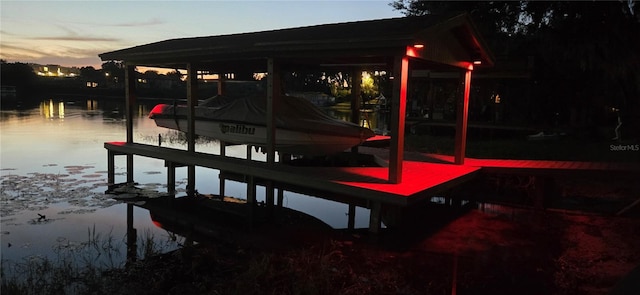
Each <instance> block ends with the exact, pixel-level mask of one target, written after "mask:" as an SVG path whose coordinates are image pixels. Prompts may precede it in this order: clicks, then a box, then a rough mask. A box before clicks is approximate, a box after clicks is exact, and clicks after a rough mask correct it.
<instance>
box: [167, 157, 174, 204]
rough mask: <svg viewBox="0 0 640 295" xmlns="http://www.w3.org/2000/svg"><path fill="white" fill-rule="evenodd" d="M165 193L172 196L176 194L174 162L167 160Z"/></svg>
mask: <svg viewBox="0 0 640 295" xmlns="http://www.w3.org/2000/svg"><path fill="white" fill-rule="evenodd" d="M165 164H166V166H167V193H169V194H170V195H172V196H175V195H176V164H175V163H173V162H169V161H167V162H166V163H165Z"/></svg>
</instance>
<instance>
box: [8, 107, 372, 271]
mask: <svg viewBox="0 0 640 295" xmlns="http://www.w3.org/2000/svg"><path fill="white" fill-rule="evenodd" d="M123 102H124V99H113V100H92V99H68V100H45V101H42V102H41V103H40V105H37V106H34V107H31V108H25V109H20V110H16V109H6V108H4V109H2V110H1V111H0V124H1V127H0V128H1V129H0V132H1V133H0V185H1V187H0V213H1V224H0V226H1V236H0V237H1V239H2V242H1V244H2V248H1V249H2V252H1V254H2V259H3V261H4V262H7V261H21V260H24V259H31V258H33V257H43V256H44V257H49V258H55V257H56V255H59V252H60V249H65V248H68V247H72V246H73V245H79V244H82V243H83V242H86V241H87V240H88V239H89V236H90V235H94V236H95V235H96V234H98V235H101V236H103V237H106V236H110V237H112V238H113V239H114V240H115V241H117V242H118V243H120V244H123V245H124V241H125V236H126V204H124V203H122V202H118V201H116V200H113V199H111V198H110V196H109V195H106V194H104V191H105V190H106V189H107V186H106V177H107V172H106V170H107V168H106V167H107V163H106V162H107V152H106V150H105V149H104V148H103V143H104V142H106V141H125V139H126V134H125V130H126V129H125V128H126V127H125V121H124V118H123V113H124V112H123V111H124V103H123ZM153 105H154V103H148V104H146V103H144V102H143V103H142V104H140V105H139V106H138V109H137V112H136V113H137V118H136V119H135V122H134V141H136V142H140V143H147V144H157V142H158V134H162V135H163V138H164V139H165V140H166V141H165V142H163V144H162V145H163V146H169V147H174V148H181V149H186V144H184V143H181V142H180V141H179V140H171V139H174V138H176V137H177V136H176V135H177V133H174V132H172V131H170V130H167V129H164V128H159V127H156V126H155V123H154V122H153V120H150V119H148V118H147V114H148V113H149V111H150V109H151V108H152V107H153ZM171 141H173V142H171ZM196 150H197V151H201V152H208V153H218V151H219V146H218V144H217V143H216V142H202V143H199V144H197V147H196ZM245 153H246V147H245V146H232V147H228V148H227V155H231V156H236V157H243V156H244V155H245ZM253 157H254V158H258V159H259V158H264V155H262V154H261V153H257V152H254V155H253ZM125 161H126V160H125V157H116V182H124V181H126V175H125V171H126V162H125ZM134 163H135V173H136V174H135V175H134V180H135V181H136V182H137V183H139V185H138V186H139V187H141V188H145V189H150V190H156V191H161V192H164V191H166V186H165V185H166V168H165V167H164V162H163V161H161V160H156V159H150V158H144V157H135V158H134ZM176 179H177V182H178V183H177V184H176V185H177V189H178V195H180V194H181V193H182V194H184V191H185V184H186V168H178V169H176ZM196 189H197V190H198V191H199V192H200V193H205V194H217V193H218V192H219V188H218V171H217V170H212V169H205V168H198V169H197V171H196ZM226 195H228V196H233V197H238V198H242V199H245V198H246V186H245V185H244V184H242V183H237V182H232V181H227V185H226ZM258 199H259V200H264V189H259V190H258ZM284 205H285V207H289V208H292V209H295V210H299V211H302V212H305V213H307V214H310V215H313V216H315V217H317V218H319V219H321V220H322V221H324V222H326V223H327V224H329V225H331V226H333V227H335V228H344V227H346V225H347V216H346V212H347V210H348V209H347V205H345V204H340V203H335V202H331V201H326V200H323V199H320V198H314V197H309V196H303V195H299V194H295V193H290V192H285V197H284ZM134 208H135V209H134V227H135V228H136V229H137V232H138V233H139V234H141V233H145V234H146V235H152V236H153V237H154V238H155V239H158V240H159V241H160V242H162V243H163V245H164V247H165V249H166V250H171V249H173V248H176V247H178V244H177V242H175V239H171V238H170V237H171V236H172V235H171V234H169V233H167V232H166V231H164V230H162V229H160V228H158V227H156V226H154V225H153V223H152V222H151V219H150V217H149V212H148V211H147V210H145V209H141V208H139V207H134ZM368 215H369V213H368V210H366V209H362V208H358V210H357V213H356V226H359V227H360V226H362V227H364V226H367V223H368ZM178 242H179V240H178ZM123 253H124V250H123ZM121 259H122V260H124V254H123V257H122V258H121Z"/></svg>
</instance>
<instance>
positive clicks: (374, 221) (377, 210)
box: [369, 201, 382, 234]
mask: <svg viewBox="0 0 640 295" xmlns="http://www.w3.org/2000/svg"><path fill="white" fill-rule="evenodd" d="M381 216H382V203H380V201H373V202H372V204H371V215H370V216H369V232H370V233H374V234H377V233H378V232H380V221H381V220H380V219H381Z"/></svg>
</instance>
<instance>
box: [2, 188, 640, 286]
mask: <svg viewBox="0 0 640 295" xmlns="http://www.w3.org/2000/svg"><path fill="white" fill-rule="evenodd" d="M486 181H487V182H491V180H490V179H489V180H486ZM558 186H559V187H560V190H561V191H562V196H561V197H562V198H563V199H564V200H566V202H565V205H566V204H569V205H568V207H562V206H558V208H563V209H561V210H554V209H551V210H535V209H531V208H518V207H514V206H500V205H495V204H490V203H485V204H481V205H479V206H477V207H476V206H467V207H463V208H458V209H456V208H452V207H449V206H438V205H434V204H431V205H428V206H425V207H424V208H421V209H420V210H421V211H420V212H422V214H418V215H415V216H414V215H411V216H413V217H412V218H415V219H411V220H410V222H408V223H407V224H408V225H409V226H407V227H403V228H396V229H385V230H383V231H382V233H381V234H380V235H378V236H372V235H370V234H368V233H367V232H366V231H365V230H363V229H357V230H355V231H352V232H349V231H346V230H326V229H322V230H321V229H317V228H316V229H309V228H304V227H300V228H298V229H297V230H287V229H285V228H280V230H279V231H278V229H277V228H276V231H275V232H274V234H273V235H272V236H271V239H269V240H264V237H265V236H269V235H265V234H264V233H260V232H253V233H252V232H251V231H247V232H246V234H244V235H242V236H243V238H242V239H231V240H225V239H208V238H200V237H199V239H198V240H197V242H193V240H191V239H190V237H189V234H186V233H178V235H177V236H175V237H177V239H179V241H178V243H179V244H180V245H181V246H180V247H179V248H178V249H177V250H172V251H169V252H166V251H164V250H163V249H166V248H164V247H163V241H164V239H166V237H154V236H151V235H149V234H145V233H143V234H139V235H138V236H137V247H136V249H137V255H136V257H137V258H138V259H136V260H135V261H131V262H128V263H125V262H122V263H115V262H114V261H117V260H119V261H123V259H122V258H123V256H124V255H126V241H125V240H126V238H124V239H122V240H120V239H118V238H115V237H114V236H113V235H112V234H110V233H104V234H101V233H97V232H96V231H95V228H93V229H92V228H88V230H87V239H86V241H84V242H70V241H60V243H59V245H58V247H57V249H58V252H57V253H58V256H57V257H56V258H50V259H47V258H42V257H28V258H25V259H23V260H21V261H17V262H14V263H9V262H8V261H4V260H3V261H2V271H1V275H2V285H1V288H2V292H3V294H452V292H453V290H456V292H457V294H516V293H517V294H609V293H608V292H609V291H610V290H611V289H612V288H613V287H614V286H615V285H616V284H617V283H618V281H620V280H621V278H623V277H624V276H625V275H626V274H627V273H629V272H630V271H631V270H632V269H634V268H635V267H636V266H637V265H638V264H640V251H638V249H640V240H638V239H637V238H636V237H637V236H638V235H639V234H640V219H639V217H640V212H638V208H636V209H634V210H631V211H630V212H627V214H625V215H624V216H615V214H613V213H614V212H617V211H619V209H620V208H621V207H624V206H625V205H626V204H628V203H629V202H630V201H633V199H634V198H637V196H638V194H640V187H638V186H637V185H636V184H635V183H634V180H633V179H614V178H606V179H604V178H602V177H594V178H591V179H584V178H572V177H567V178H566V179H561V180H560V181H559V183H558ZM510 194H512V195H513V192H512V193H510ZM578 197H580V198H582V201H581V204H582V203H585V204H586V203H588V204H590V205H591V206H582V207H581V208H578V210H580V211H576V208H577V207H576V206H571V205H570V204H571V202H573V201H575V199H576V198H578ZM613 203H615V204H613ZM256 235H258V236H260V238H257V236H256Z"/></svg>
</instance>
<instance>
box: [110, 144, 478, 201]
mask: <svg viewBox="0 0 640 295" xmlns="http://www.w3.org/2000/svg"><path fill="white" fill-rule="evenodd" d="M104 147H105V148H106V149H107V150H109V151H110V152H112V153H114V154H115V155H124V154H135V155H139V156H144V157H150V158H156V159H162V160H165V161H167V162H172V163H179V164H182V165H196V166H201V167H207V168H211V169H218V170H221V171H225V172H227V173H235V174H239V175H250V176H253V177H256V178H259V179H262V180H270V181H273V182H276V183H283V184H288V185H294V186H300V187H306V188H310V189H314V190H317V191H319V192H324V193H330V194H339V195H347V196H351V197H356V198H363V199H367V200H371V201H379V202H382V203H387V204H394V205H400V206H406V205H409V204H410V203H412V202H415V201H419V200H422V199H424V198H427V197H431V196H433V195H435V194H438V193H440V192H442V191H444V190H446V189H449V188H451V187H453V186H456V185H459V184H461V183H463V182H465V181H467V180H469V179H470V178H472V177H473V176H474V174H475V173H476V172H478V171H479V170H480V168H478V167H469V166H456V165H447V164H438V163H429V162H420V161H405V163H404V165H403V175H404V179H405V180H404V181H403V182H401V183H398V184H393V183H389V182H388V181H387V180H386V177H387V175H388V173H387V170H388V168H386V167H299V166H291V165H286V164H281V163H276V164H274V165H271V164H268V163H266V162H259V161H252V160H246V159H240V158H232V157H224V156H220V155H215V154H208V153H200V152H195V153H189V152H187V151H185V150H179V149H173V148H166V147H159V146H152V145H146V144H139V143H124V142H107V143H105V144H104ZM405 173H406V174H405ZM109 179H110V182H111V181H112V177H111V176H110V177H109Z"/></svg>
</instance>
